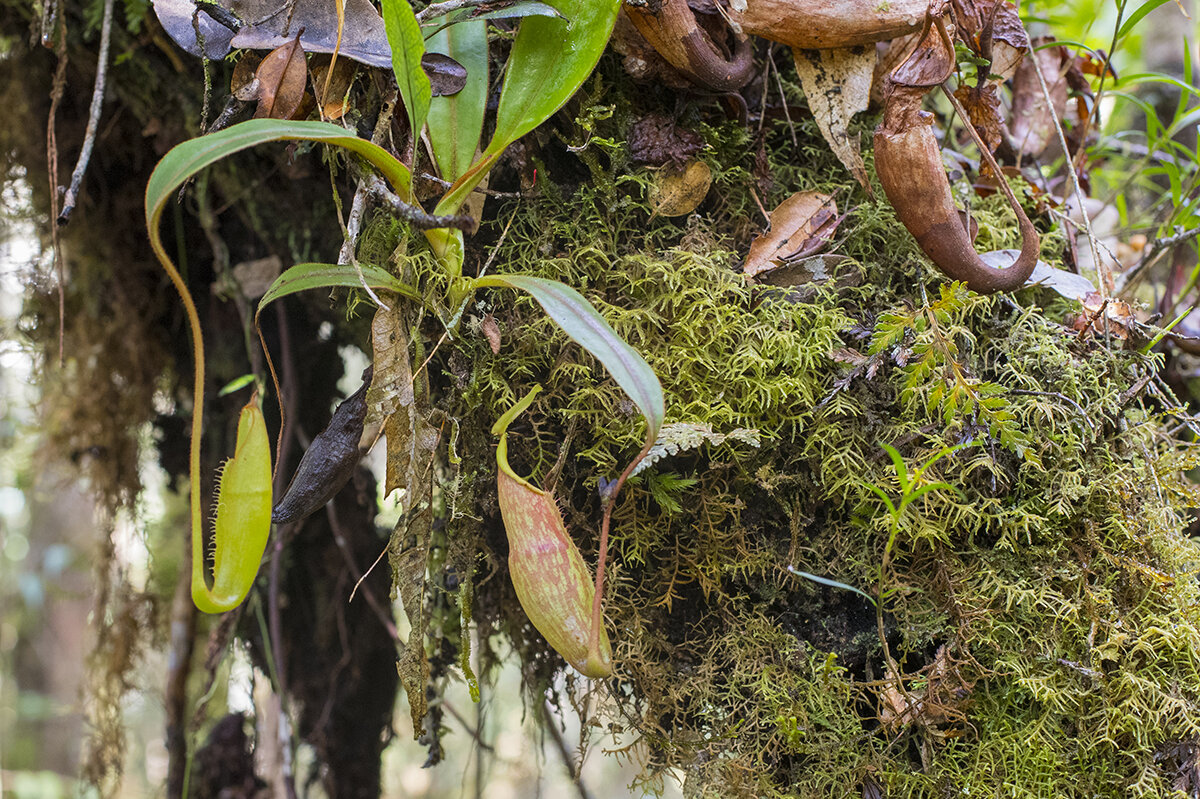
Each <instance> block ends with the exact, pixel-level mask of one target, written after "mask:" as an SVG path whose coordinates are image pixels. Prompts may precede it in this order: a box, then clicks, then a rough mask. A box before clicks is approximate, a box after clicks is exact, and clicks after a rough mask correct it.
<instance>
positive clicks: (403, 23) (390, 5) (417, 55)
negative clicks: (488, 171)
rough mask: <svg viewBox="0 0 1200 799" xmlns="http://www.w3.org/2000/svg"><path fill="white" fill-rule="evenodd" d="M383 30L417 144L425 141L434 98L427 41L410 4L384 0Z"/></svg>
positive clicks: (401, 1)
mask: <svg viewBox="0 0 1200 799" xmlns="http://www.w3.org/2000/svg"><path fill="white" fill-rule="evenodd" d="M383 27H384V30H386V31H387V39H388V46H389V47H391V48H392V71H393V72H395V73H396V85H397V86H399V87H400V96H401V97H403V98H404V110H405V111H407V112H408V124H409V129H410V130H411V131H412V135H413V140H414V141H415V140H417V139H419V138H420V137H421V127H422V126H423V125H424V124H425V117H426V116H428V114H429V103H430V100H431V99H432V98H433V87H432V86H430V84H429V76H428V75H426V74H425V70H424V69H423V68H422V67H421V56H423V55H425V38H424V37H423V36H422V35H421V26H420V25H419V24H418V23H417V15H416V14H414V13H413V10H412V6H411V5H409V4H408V0H383Z"/></svg>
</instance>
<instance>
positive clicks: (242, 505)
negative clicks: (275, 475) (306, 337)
mask: <svg viewBox="0 0 1200 799" xmlns="http://www.w3.org/2000/svg"><path fill="white" fill-rule="evenodd" d="M270 533H271V442H270V439H269V438H268V437H267V423H266V420H265V419H264V418H263V412H262V409H261V408H260V407H259V405H258V395H257V392H256V393H255V395H254V396H253V397H251V398H250V401H249V402H248V403H246V406H245V407H244V408H242V412H241V414H240V416H239V417H238V429H237V444H236V447H235V449H234V454H233V457H232V458H230V459H229V460H227V461H226V462H225V463H224V464H223V465H222V466H221V470H220V473H219V475H218V478H217V512H216V521H215V522H214V524H213V536H212V556H213V557H212V562H213V574H212V578H213V579H212V586H211V587H209V585H208V581H207V579H206V576H205V568H204V551H203V546H202V543H201V536H200V535H199V534H198V531H193V535H192V601H193V602H195V603H196V607H197V608H199V609H200V610H202V611H204V612H205V613H224V612H225V611H227V610H233V609H234V608H236V607H237V606H238V605H240V604H241V603H242V600H243V599H245V598H246V595H247V594H248V593H250V588H251V587H252V586H253V585H254V578H255V577H256V576H257V575H258V565H259V562H260V561H261V560H262V555H263V550H265V549H266V546H267V537H268V536H269V535H270Z"/></svg>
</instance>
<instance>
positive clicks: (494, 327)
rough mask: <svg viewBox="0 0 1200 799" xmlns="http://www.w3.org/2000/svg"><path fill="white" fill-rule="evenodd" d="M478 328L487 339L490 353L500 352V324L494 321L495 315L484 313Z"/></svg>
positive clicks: (496, 353) (497, 353)
mask: <svg viewBox="0 0 1200 799" xmlns="http://www.w3.org/2000/svg"><path fill="white" fill-rule="evenodd" d="M479 329H480V330H481V331H483V336H484V338H486V339H487V341H488V346H490V347H491V348H492V355H499V354H500V343H501V339H500V325H499V324H497V323H496V317H494V316H492V315H491V314H486V315H485V316H484V317H483V321H482V322H480V323H479Z"/></svg>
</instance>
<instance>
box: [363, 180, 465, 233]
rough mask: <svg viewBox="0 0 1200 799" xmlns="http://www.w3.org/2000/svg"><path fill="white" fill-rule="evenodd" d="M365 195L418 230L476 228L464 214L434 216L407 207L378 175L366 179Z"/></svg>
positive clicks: (414, 206) (412, 207) (417, 207)
mask: <svg viewBox="0 0 1200 799" xmlns="http://www.w3.org/2000/svg"><path fill="white" fill-rule="evenodd" d="M366 187H367V195H368V196H369V197H370V198H371V199H372V200H374V201H375V202H377V203H379V204H380V205H381V206H383V208H384V209H385V210H387V211H388V213H390V214H391V215H392V216H395V217H397V218H398V219H402V220H404V221H405V222H407V223H408V224H409V225H411V226H412V227H414V228H417V229H418V230H434V229H436V228H456V229H458V230H465V231H467V232H471V231H473V230H475V228H476V227H477V225H476V223H475V220H474V219H472V218H471V217H469V216H467V215H465V214H453V215H449V216H434V215H433V214H430V213H427V212H426V211H425V210H424V209H422V208H420V207H419V206H416V205H409V204H408V203H406V202H404V201H403V200H401V199H400V198H399V197H397V196H396V194H395V193H394V192H393V191H392V190H391V189H389V188H388V187H387V184H386V183H384V182H383V178H381V177H379V176H378V175H374V174H372V175H368V176H367V177H366Z"/></svg>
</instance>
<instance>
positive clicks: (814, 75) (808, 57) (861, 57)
mask: <svg viewBox="0 0 1200 799" xmlns="http://www.w3.org/2000/svg"><path fill="white" fill-rule="evenodd" d="M792 57H793V58H794V59H795V61H796V73H797V74H798V75H799V76H800V85H801V87H803V89H804V96H805V98H806V99H807V100H808V108H809V110H810V111H812V114H813V117H814V118H815V119H816V121H817V127H819V128H820V129H821V135H823V136H824V137H825V141H827V142H829V147H830V149H831V150H833V154H834V155H836V156H837V157H838V160H839V161H841V162H842V163H843V164H844V165H845V167H846V168H847V169H849V170H850V173H851V174H852V175H854V178H855V179H856V180H857V181H858V182H859V184H860V185H861V186H862V187H863V188H864V189H866V190H867V193H868V194H870V193H871V181H870V180H869V179H868V178H867V168H866V166H865V165H864V164H863V160H862V153H861V152H860V150H859V143H858V136H854V137H851V136H850V133H849V128H850V120H851V118H852V117H853V116H854V115H855V114H857V113H858V112H859V111H865V110H866V108H867V103H868V102H870V99H871V76H872V74H873V72H874V70H875V47H874V46H873V45H872V46H859V47H846V48H841V49H837V50H801V49H799V48H794V49H793V50H792Z"/></svg>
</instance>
